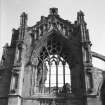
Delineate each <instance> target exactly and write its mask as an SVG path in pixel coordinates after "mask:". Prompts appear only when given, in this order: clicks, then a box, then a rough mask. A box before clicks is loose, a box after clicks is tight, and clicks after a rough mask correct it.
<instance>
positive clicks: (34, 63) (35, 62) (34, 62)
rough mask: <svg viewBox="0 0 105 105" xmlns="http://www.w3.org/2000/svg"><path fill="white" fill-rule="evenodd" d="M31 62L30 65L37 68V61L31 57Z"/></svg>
mask: <svg viewBox="0 0 105 105" xmlns="http://www.w3.org/2000/svg"><path fill="white" fill-rule="evenodd" d="M31 62H32V65H34V66H37V65H38V62H39V61H38V58H35V57H32V58H31Z"/></svg>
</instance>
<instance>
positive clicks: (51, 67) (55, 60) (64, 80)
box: [45, 55, 71, 92]
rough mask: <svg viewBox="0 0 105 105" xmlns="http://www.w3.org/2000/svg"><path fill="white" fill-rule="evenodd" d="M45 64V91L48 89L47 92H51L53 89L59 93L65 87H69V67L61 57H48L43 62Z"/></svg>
mask: <svg viewBox="0 0 105 105" xmlns="http://www.w3.org/2000/svg"><path fill="white" fill-rule="evenodd" d="M45 64H46V66H47V68H48V71H47V78H46V81H45V87H46V88H47V89H48V88H49V92H52V91H53V90H54V89H55V90H57V91H60V90H62V88H63V86H65V85H68V86H69V87H70V86H71V74H70V69H69V65H68V64H67V62H65V60H64V59H63V58H62V57H59V56H58V55H50V57H49V58H47V59H46V60H45ZM46 88H45V89H46ZM70 89H71V88H70ZM45 91H46V90H45Z"/></svg>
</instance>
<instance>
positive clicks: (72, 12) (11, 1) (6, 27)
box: [0, 0, 105, 57]
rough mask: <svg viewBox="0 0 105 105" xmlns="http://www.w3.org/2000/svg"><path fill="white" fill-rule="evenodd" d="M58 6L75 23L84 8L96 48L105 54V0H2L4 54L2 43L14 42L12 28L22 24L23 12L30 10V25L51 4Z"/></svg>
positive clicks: (0, 22) (0, 37)
mask: <svg viewBox="0 0 105 105" xmlns="http://www.w3.org/2000/svg"><path fill="white" fill-rule="evenodd" d="M51 7H56V8H58V11H59V15H60V17H61V18H64V19H65V20H69V21H71V22H72V23H73V22H74V21H75V20H76V18H77V12H78V11H80V10H82V11H83V12H84V14H85V20H86V22H87V27H88V29H89V34H90V39H91V42H92V50H93V51H95V52H98V53H100V54H103V55H105V0H0V57H1V55H2V47H3V46H4V45H5V43H6V42H8V43H10V40H11V35H12V29H13V28H16V29H17V28H18V27H19V22H20V15H21V13H22V12H24V11H25V12H26V13H27V14H28V25H29V26H32V25H35V23H36V22H37V21H39V20H40V17H41V16H42V15H44V16H47V15H48V14H49V8H51Z"/></svg>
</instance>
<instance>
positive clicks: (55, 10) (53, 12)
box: [50, 8, 58, 15]
mask: <svg viewBox="0 0 105 105" xmlns="http://www.w3.org/2000/svg"><path fill="white" fill-rule="evenodd" d="M50 14H51V15H58V8H50Z"/></svg>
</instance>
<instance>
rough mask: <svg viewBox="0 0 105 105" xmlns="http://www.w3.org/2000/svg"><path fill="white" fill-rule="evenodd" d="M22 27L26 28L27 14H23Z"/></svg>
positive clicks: (21, 17)
mask: <svg viewBox="0 0 105 105" xmlns="http://www.w3.org/2000/svg"><path fill="white" fill-rule="evenodd" d="M20 25H21V26H26V25H27V14H26V13H25V12H23V13H22V14H21V16H20Z"/></svg>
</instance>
